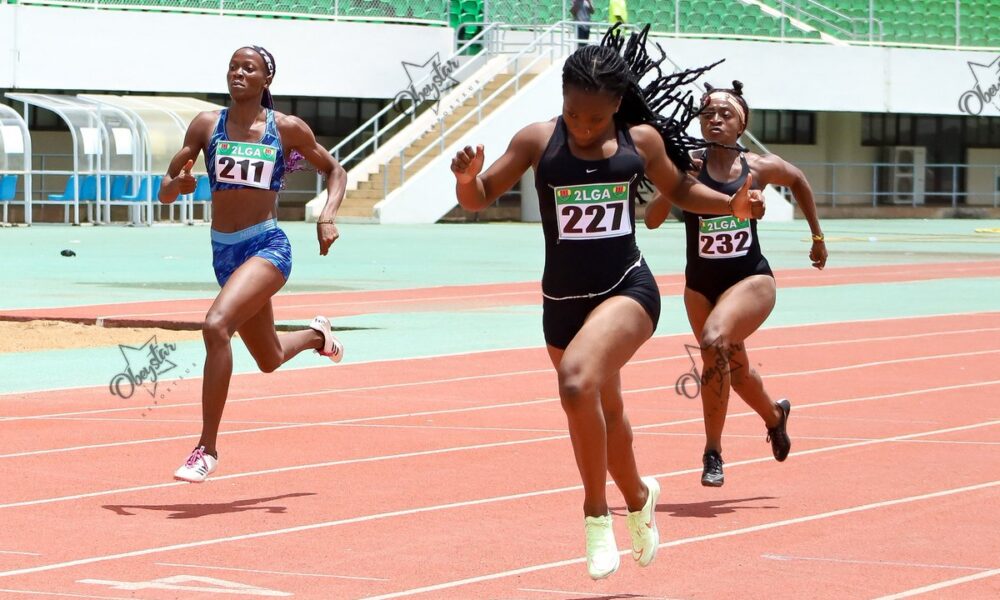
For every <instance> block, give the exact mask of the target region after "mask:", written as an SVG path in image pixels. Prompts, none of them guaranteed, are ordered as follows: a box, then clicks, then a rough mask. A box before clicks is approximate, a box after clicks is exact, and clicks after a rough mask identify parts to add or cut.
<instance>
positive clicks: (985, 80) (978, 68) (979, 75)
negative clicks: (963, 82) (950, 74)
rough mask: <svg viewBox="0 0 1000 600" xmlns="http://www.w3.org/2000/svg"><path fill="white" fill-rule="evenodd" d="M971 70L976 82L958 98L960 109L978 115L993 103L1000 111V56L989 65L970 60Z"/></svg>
mask: <svg viewBox="0 0 1000 600" xmlns="http://www.w3.org/2000/svg"><path fill="white" fill-rule="evenodd" d="M969 70H970V71H972V77H973V78H974V79H975V80H976V83H975V85H974V86H972V89H970V90H967V91H966V92H965V93H963V94H962V96H961V97H960V98H959V99H958V109H959V110H961V111H962V112H964V113H966V114H968V115H972V116H978V115H979V114H981V113H982V112H983V109H984V108H986V105H988V104H992V105H993V106H994V108H996V109H997V110H998V111H1000V56H997V57H996V58H995V59H993V62H991V63H990V64H988V65H981V64H979V63H974V62H971V61H969Z"/></svg>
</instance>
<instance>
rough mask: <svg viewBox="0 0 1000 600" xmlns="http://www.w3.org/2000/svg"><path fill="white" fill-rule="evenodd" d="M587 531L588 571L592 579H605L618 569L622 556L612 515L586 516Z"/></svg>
mask: <svg viewBox="0 0 1000 600" xmlns="http://www.w3.org/2000/svg"><path fill="white" fill-rule="evenodd" d="M584 529H585V530H586V532H587V571H588V572H589V573H590V578H591V579H604V578H605V577H607V576H608V575H611V574H612V573H614V572H615V571H617V570H618V565H619V564H620V561H621V559H620V557H619V556H618V546H617V545H616V544H615V532H614V530H613V529H612V528H611V515H610V514H608V515H604V516H603V517H585V518H584Z"/></svg>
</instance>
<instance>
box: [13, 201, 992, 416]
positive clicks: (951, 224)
mask: <svg viewBox="0 0 1000 600" xmlns="http://www.w3.org/2000/svg"><path fill="white" fill-rule="evenodd" d="M282 227H283V228H284V229H285V230H286V232H287V233H288V236H289V238H290V239H291V241H292V245H293V248H294V253H295V264H294V268H293V270H292V275H291V279H290V280H289V283H288V285H287V286H286V288H285V290H284V291H292V292H304V291H338V290H375V289H397V288H413V287H426V286H437V285H455V284H477V283H501V282H520V281H533V280H537V279H538V278H539V277H540V274H541V269H542V262H543V245H542V233H541V227H540V226H539V225H538V224H468V225H453V224H441V225H429V226H384V225H381V226H378V225H343V226H341V239H340V240H339V241H338V242H337V243H336V244H335V246H334V248H333V250H332V251H331V253H330V255H329V256H326V257H321V256H319V254H318V251H317V244H316V241H315V237H314V236H315V233H314V232H315V226H313V225H309V224H305V223H283V224H282ZM995 228H1000V221H985V220H948V221H944V220H931V221H925V220H879V221H861V220H849V221H848V220H844V221H826V222H824V230H825V232H826V235H827V238H828V240H829V242H828V247H829V251H830V261H829V263H828V268H830V269H835V268H837V267H845V266H859V265H892V264H911V263H917V264H919V263H937V262H960V261H974V260H985V259H996V258H1000V233H976V232H975V230H976V229H995ZM759 231H760V235H761V239H762V244H763V248H764V253H765V255H766V256H767V257H768V260H769V261H770V262H771V265H772V267H773V268H774V269H775V270H779V271H780V270H782V269H799V268H805V267H808V266H809V261H808V259H807V256H806V255H807V253H808V250H809V242H808V228H807V227H806V224H805V223H804V222H802V221H798V222H794V223H773V224H772V223H766V222H764V223H761V224H760V226H759ZM208 238H209V230H208V227H207V226H195V227H184V226H156V227H153V228H145V227H137V228H132V227H87V226H84V227H65V226H35V227H30V228H26V227H19V228H6V229H0V252H2V256H3V257H4V267H3V280H4V281H3V292H2V294H0V309H21V308H32V307H58V306H69V305H81V304H103V303H112V302H136V301H149V300H165V299H166V300H169V299H182V298H184V299H186V298H211V297H213V296H214V295H215V293H216V292H217V291H218V287H217V285H216V283H215V278H214V276H213V273H212V268H211V247H210V244H209V241H208ZM638 238H639V245H640V247H641V248H642V250H643V253H644V254H645V255H646V258H647V261H648V262H649V264H650V266H651V267H652V268H653V270H654V272H655V273H656V274H658V275H664V274H670V273H681V272H683V267H684V240H683V228H682V226H681V225H680V224H677V223H670V224H668V225H665V226H664V227H663V228H661V229H660V230H658V231H647V230H645V229H641V228H640V230H639V232H638ZM64 249H70V250H73V251H74V252H76V256H75V257H63V256H62V255H61V254H60V252H61V251H62V250H64ZM994 310H1000V280H998V279H997V278H986V277H981V278H965V279H940V280H929V281H917V282H903V283H877V282H873V283H866V284H850V285H837V286H822V287H801V288H795V287H785V288H782V286H781V281H780V277H779V291H778V303H777V307H776V309H775V311H774V313H773V314H772V315H771V317H770V319H769V320H768V321H767V323H766V324H765V327H774V326H781V325H801V324H810V323H818V322H837V321H854V320H864V319H882V318H892V317H903V316H919V315H932V314H948V313H964V312H976V311H994ZM334 325H335V326H336V327H340V328H344V329H345V330H344V331H342V332H341V333H339V334H338V335H339V336H340V337H341V339H342V340H343V341H344V343H345V346H346V348H347V352H346V355H345V362H358V361H373V360H384V359H403V358H412V357H418V356H428V355H439V354H454V353H465V352H475V351H482V350H493V349H502V348H518V347H540V346H542V345H543V340H542V334H541V307H540V305H519V306H509V307H500V308H493V309H482V310H466V311H455V312H414V313H398V312H397V313H374V314H366V315H360V316H352V317H344V318H341V319H337V320H336V321H335V322H334ZM687 327H688V325H687V319H686V317H685V315H684V311H683V305H682V302H681V299H680V297H678V296H666V297H664V305H663V316H662V318H661V320H660V325H659V328H658V330H657V335H667V334H672V333H684V332H686V331H688V329H687ZM167 337H168V336H167ZM751 339H752V338H751ZM158 341H159V342H161V343H162V342H171V341H172V340H170V339H160V340H158ZM751 347H752V341H751ZM678 350H679V351H681V350H682V349H681V348H680V347H679V348H678ZM171 357H172V359H175V360H174V362H175V363H177V364H178V365H179V367H178V369H177V370H176V371H175V373H177V374H178V375H180V374H181V370H182V369H188V370H189V371H190V373H191V374H194V375H199V374H200V372H201V368H202V364H203V362H204V348H203V346H202V344H201V343H200V342H197V341H193V342H180V343H178V347H177V350H176V351H175V352H174V353H172V355H171ZM324 364H329V363H328V362H325V359H320V358H319V357H317V356H316V355H314V354H311V353H307V354H302V355H300V356H299V357H297V358H296V359H294V360H293V361H291V362H290V363H289V364H288V365H286V366H285V367H284V368H285V369H288V368H297V367H310V366H322V365H324ZM124 366H125V361H124V358H123V357H122V354H121V352H120V351H119V349H118V347H117V346H112V347H105V348H91V349H84V350H59V351H44V352H24V353H7V354H0V393H11V392H23V391H31V390H42V389H51V388H62V387H75V386H84V385H107V384H108V382H109V381H110V379H111V378H112V377H113V376H114V375H115V374H116V373H118V372H119V371H121V370H122V368H123V367H124ZM254 370H256V366H255V364H254V362H253V360H252V359H251V358H250V356H249V355H248V354H247V352H246V350H245V348H244V347H243V345H242V344H241V343H240V342H239V341H236V342H235V343H234V372H236V373H240V372H250V371H254ZM331 375H332V376H333V374H331ZM165 377H166V378H167V379H168V380H169V377H167V376H166V375H165ZM110 401H112V400H111V399H110V396H109V402H110Z"/></svg>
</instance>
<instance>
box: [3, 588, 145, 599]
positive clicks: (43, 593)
mask: <svg viewBox="0 0 1000 600" xmlns="http://www.w3.org/2000/svg"><path fill="white" fill-rule="evenodd" d="M0 592H9V593H12V594H34V595H37V596H50V597H51V596H59V597H62V598H93V599H94V600H135V596H128V597H125V596H92V595H90V594H70V593H68V592H43V591H40V590H14V589H0Z"/></svg>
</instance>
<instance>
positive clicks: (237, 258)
mask: <svg viewBox="0 0 1000 600" xmlns="http://www.w3.org/2000/svg"><path fill="white" fill-rule="evenodd" d="M274 74H275V61H274V57H273V56H272V55H271V53H270V52H268V51H267V50H265V49H264V48H261V47H259V46H249V47H244V48H240V49H238V50H237V51H236V52H235V53H234V54H233V56H232V58H231V59H230V61H229V72H228V75H227V77H226V82H227V83H228V86H229V95H230V97H231V98H232V103H231V105H230V107H229V108H226V109H222V110H220V111H209V112H203V113H201V114H199V115H198V116H197V117H195V119H194V120H193V121H192V122H191V125H190V126H189V127H188V130H187V134H186V135H185V137H184V147H183V148H181V150H180V152H178V153H177V154H176V155H175V156H174V157H173V159H172V160H171V161H170V167H169V169H168V170H167V174H166V176H165V177H164V178H163V183H162V185H161V187H160V194H159V198H160V201H161V202H163V203H165V204H169V203H171V202H173V201H174V200H176V199H177V197H178V196H179V195H181V194H189V193H191V192H193V191H194V188H195V179H194V177H192V176H191V167H192V166H193V165H194V161H195V159H197V158H198V155H199V154H200V153H202V152H204V153H205V166H206V168H207V170H208V176H209V180H210V182H211V187H212V208H213V210H212V232H211V237H212V254H213V261H212V263H213V266H214V268H215V276H216V279H217V280H218V282H219V286H220V287H221V288H222V290H221V291H220V292H219V295H218V296H217V297H216V299H215V302H214V303H213V304H212V307H211V308H209V310H208V314H206V315H205V322H204V324H203V326H202V335H203V337H204V340H205V350H206V354H207V356H206V359H205V371H204V382H203V384H202V431H201V439H200V440H199V441H198V444H197V446H196V447H195V449H194V451H192V452H191V454H190V456H189V457H188V459H187V460H186V461H185V462H184V464H183V465H181V467H180V468H178V469H177V471H176V472H175V473H174V478H175V479H178V480H182V481H190V482H193V483H200V482H202V481H204V480H205V479H206V478H207V477H208V476H209V475H210V474H212V472H214V471H215V469H216V466H217V464H218V451H217V449H216V441H217V438H218V435H219V424H220V423H221V421H222V412H223V409H224V408H225V405H226V397H227V395H228V393H229V380H230V378H231V377H232V372H233V354H232V346H231V341H232V337H233V335H234V334H235V333H237V332H239V334H240V338H241V339H242V340H243V343H244V344H246V347H247V349H248V350H249V351H250V354H252V355H253V357H254V359H255V360H256V361H257V365H258V366H259V367H260V370H261V371H263V372H265V373H270V372H272V371H274V370H275V369H277V368H278V367H280V366H281V365H282V364H284V363H285V362H287V361H288V360H290V359H291V358H292V357H294V356H295V355H297V354H299V353H300V352H303V351H305V350H309V349H313V350H316V351H317V352H318V353H319V354H322V355H324V356H327V357H329V358H330V359H331V360H333V361H334V362H339V361H340V359H341V357H342V356H343V351H344V350H343V346H342V345H341V344H340V342H339V341H338V340H337V339H336V338H335V337H334V336H333V335H332V333H331V331H330V322H329V321H328V320H327V319H326V317H322V316H318V317H316V318H315V319H313V321H312V323H311V324H310V326H309V327H310V328H309V329H306V330H303V331H295V332H291V333H286V334H283V335H280V336H279V335H278V334H277V332H276V331H275V327H274V313H273V311H272V307H271V297H272V296H274V295H275V294H276V293H277V292H278V290H280V289H281V288H282V286H284V285H285V281H287V280H288V276H289V274H290V273H291V270H292V252H291V246H290V244H289V242H288V238H287V237H286V236H285V233H284V232H283V231H282V230H281V229H280V228H279V227H278V224H277V198H278V192H279V191H280V190H281V189H282V184H283V181H284V176H285V174H286V171H287V170H288V169H290V168H294V163H295V160H293V156H294V158H295V159H298V158H304V159H305V160H307V161H308V162H309V163H311V164H312V165H313V166H314V167H315V168H316V169H317V170H318V171H319V172H320V173H323V174H324V175H325V176H326V186H327V201H326V206H325V207H324V208H323V212H322V213H321V215H320V218H319V220H318V222H317V226H316V227H317V231H316V235H317V238H318V240H319V252H320V254H322V255H326V254H327V251H328V250H329V249H330V245H331V244H333V242H334V241H336V239H337V238H338V237H339V233H338V232H337V226H336V225H335V224H334V218H335V216H336V214H337V210H338V208H340V203H341V201H342V200H343V198H344V190H345V188H346V184H347V174H346V173H345V172H344V169H343V168H342V167H341V166H340V165H339V164H337V161H335V160H334V159H333V157H332V156H330V153H329V152H327V151H326V150H325V149H324V148H323V147H322V146H320V145H319V144H318V143H317V142H316V137H315V136H314V135H313V132H312V130H311V129H310V128H309V126H308V125H306V124H305V123H304V122H303V121H302V120H301V119H299V118H298V117H294V116H291V115H284V114H281V113H279V112H276V111H275V110H274V108H273V106H274V105H273V102H272V100H271V93H270V87H271V82H272V80H273V79H274Z"/></svg>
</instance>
